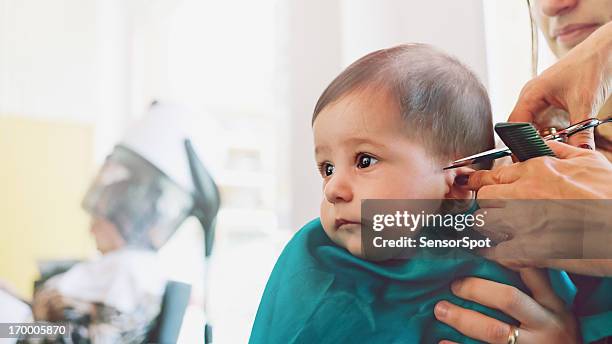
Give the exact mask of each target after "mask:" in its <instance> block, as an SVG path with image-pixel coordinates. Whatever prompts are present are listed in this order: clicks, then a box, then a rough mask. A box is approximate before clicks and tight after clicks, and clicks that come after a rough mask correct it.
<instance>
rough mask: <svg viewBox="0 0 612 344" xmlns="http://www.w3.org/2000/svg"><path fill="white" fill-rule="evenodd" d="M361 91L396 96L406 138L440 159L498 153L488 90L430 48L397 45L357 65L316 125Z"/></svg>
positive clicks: (324, 100)
mask: <svg viewBox="0 0 612 344" xmlns="http://www.w3.org/2000/svg"><path fill="white" fill-rule="evenodd" d="M357 89H367V90H369V91H374V92H388V93H389V94H390V95H391V96H393V98H394V99H395V101H397V103H398V106H399V110H400V114H401V117H402V119H403V121H404V124H405V126H406V135H407V136H408V137H409V138H413V139H415V140H419V141H420V142H421V143H423V144H424V145H425V147H426V148H427V149H429V152H431V153H432V154H434V156H436V157H438V158H440V159H443V160H448V159H451V160H454V159H456V158H459V157H464V156H468V155H471V154H475V153H478V152H481V151H484V150H488V149H491V148H493V147H494V141H493V125H492V119H491V104H490V102H489V97H488V95H487V91H486V90H485V88H484V86H483V85H482V84H481V83H480V81H479V80H478V78H477V77H476V75H474V73H473V72H472V71H470V70H469V68H468V67H466V66H465V65H463V64H462V63H461V62H459V61H458V60H457V59H455V58H453V57H451V56H449V55H447V54H445V53H443V52H441V51H439V50H437V49H435V48H433V47H431V46H429V45H426V44H404V45H399V46H396V47H392V48H389V49H382V50H378V51H375V52H373V53H370V54H368V55H366V56H364V57H362V58H360V59H359V60H357V61H355V62H354V63H353V64H351V65H350V66H348V67H347V68H346V69H345V70H344V71H343V72H342V73H340V75H338V76H337V77H336V78H335V79H334V80H333V81H332V82H331V84H329V86H328V87H327V88H326V89H325V91H323V94H322V95H321V97H320V98H319V100H318V101H317V105H316V106H315V109H314V114H313V116H312V123H313V124H314V121H315V120H316V118H317V116H318V115H319V113H320V112H321V111H322V110H323V109H324V108H325V107H326V106H328V105H329V104H331V103H333V102H335V101H337V100H339V99H340V98H342V97H343V96H345V95H347V94H349V93H351V92H352V91H355V90H357ZM480 167H482V168H489V167H490V164H489V166H480Z"/></svg>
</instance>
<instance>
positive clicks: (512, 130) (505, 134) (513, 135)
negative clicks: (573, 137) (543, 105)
mask: <svg viewBox="0 0 612 344" xmlns="http://www.w3.org/2000/svg"><path fill="white" fill-rule="evenodd" d="M495 132H496V133H497V135H499V137H500V138H501V139H502V141H504V143H505V144H506V146H508V148H510V151H511V152H512V154H514V155H515V156H516V158H517V159H518V160H519V161H525V160H529V159H531V158H537V157H539V156H546V155H548V156H555V153H553V151H552V150H551V149H550V147H548V145H547V144H546V142H544V140H543V139H542V137H541V136H540V135H539V134H538V131H537V130H536V128H535V127H534V126H533V125H532V124H531V123H504V122H502V123H497V124H496V125H495Z"/></svg>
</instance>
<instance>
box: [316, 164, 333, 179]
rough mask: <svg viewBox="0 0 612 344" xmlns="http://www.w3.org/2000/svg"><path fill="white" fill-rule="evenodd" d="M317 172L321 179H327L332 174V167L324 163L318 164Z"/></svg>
mask: <svg viewBox="0 0 612 344" xmlns="http://www.w3.org/2000/svg"><path fill="white" fill-rule="evenodd" d="M319 172H321V175H322V176H323V177H329V176H331V175H332V174H333V173H334V165H332V164H330V163H328V162H324V163H321V164H319Z"/></svg>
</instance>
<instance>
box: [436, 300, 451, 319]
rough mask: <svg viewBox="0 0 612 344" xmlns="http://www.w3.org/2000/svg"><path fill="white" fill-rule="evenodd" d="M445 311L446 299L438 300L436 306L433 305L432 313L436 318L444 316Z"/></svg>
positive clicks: (446, 311) (446, 310)
mask: <svg viewBox="0 0 612 344" xmlns="http://www.w3.org/2000/svg"><path fill="white" fill-rule="evenodd" d="M447 313H448V305H447V304H446V301H440V302H438V304H437V305H436V307H434V314H435V315H436V318H438V319H441V318H444V317H445V316H446V314H447Z"/></svg>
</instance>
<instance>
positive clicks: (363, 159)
mask: <svg viewBox="0 0 612 344" xmlns="http://www.w3.org/2000/svg"><path fill="white" fill-rule="evenodd" d="M377 162H378V159H376V158H375V157H373V156H370V155H367V154H359V155H358V156H357V167H358V168H368V167H370V166H371V165H374V164H376V163H377Z"/></svg>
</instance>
